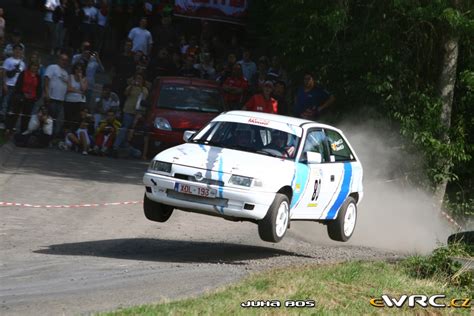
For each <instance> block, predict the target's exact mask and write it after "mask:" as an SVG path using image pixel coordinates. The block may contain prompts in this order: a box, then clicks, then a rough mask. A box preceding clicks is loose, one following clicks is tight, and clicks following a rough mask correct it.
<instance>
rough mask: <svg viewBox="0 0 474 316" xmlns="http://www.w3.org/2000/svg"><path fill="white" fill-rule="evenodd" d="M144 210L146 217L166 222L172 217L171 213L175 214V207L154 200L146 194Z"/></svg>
mask: <svg viewBox="0 0 474 316" xmlns="http://www.w3.org/2000/svg"><path fill="white" fill-rule="evenodd" d="M143 210H144V211H145V216H146V218H148V219H149V220H150V221H154V222H160V223H164V222H166V221H167V220H168V219H169V218H170V216H171V214H173V210H174V208H173V207H172V206H169V205H165V204H162V203H158V202H155V201H152V200H150V199H149V198H148V197H147V196H146V194H145V197H144V198H143Z"/></svg>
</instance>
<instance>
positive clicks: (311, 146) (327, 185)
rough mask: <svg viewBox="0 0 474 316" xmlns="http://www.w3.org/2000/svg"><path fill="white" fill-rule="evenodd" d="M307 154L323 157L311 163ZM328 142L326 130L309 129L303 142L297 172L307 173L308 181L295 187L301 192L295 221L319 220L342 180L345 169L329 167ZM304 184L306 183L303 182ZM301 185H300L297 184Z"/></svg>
mask: <svg viewBox="0 0 474 316" xmlns="http://www.w3.org/2000/svg"><path fill="white" fill-rule="evenodd" d="M308 152H310V153H317V154H320V155H321V162H319V163H315V162H311V163H309V162H308V159H307V156H308ZM329 154H330V153H329V149H328V143H327V141H326V135H325V132H324V130H323V129H321V128H315V129H310V130H308V132H307V134H306V138H305V140H304V145H303V151H302V154H301V156H300V160H299V162H298V163H297V169H302V170H303V172H300V173H306V176H307V179H306V181H304V183H305V185H304V187H301V186H300V187H296V188H294V191H295V192H296V193H298V189H300V190H302V192H301V193H300V195H301V196H298V198H299V200H298V204H297V205H296V207H295V209H294V210H293V213H292V219H320V218H321V216H322V214H323V212H324V210H325V209H326V208H328V206H329V204H330V203H331V201H332V199H333V197H334V195H335V192H336V190H337V186H338V185H339V184H340V183H339V182H340V179H341V178H342V173H343V170H342V166H338V165H335V164H330V163H329V162H330V155H329ZM300 182H303V181H300ZM297 185H298V183H297Z"/></svg>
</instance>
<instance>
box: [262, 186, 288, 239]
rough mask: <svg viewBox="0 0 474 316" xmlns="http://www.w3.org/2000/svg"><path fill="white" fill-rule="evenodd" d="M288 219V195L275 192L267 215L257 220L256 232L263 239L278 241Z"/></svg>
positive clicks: (284, 231)
mask: <svg viewBox="0 0 474 316" xmlns="http://www.w3.org/2000/svg"><path fill="white" fill-rule="evenodd" d="M289 220H290V203H289V201H288V197H287V196H286V195H284V194H280V193H277V194H276V196H275V200H273V203H272V205H270V208H269V209H268V212H267V215H266V216H265V217H264V218H263V219H262V220H261V221H259V222H258V234H259V235H260V238H261V239H262V240H264V241H269V242H279V241H280V240H282V238H283V236H285V233H286V230H287V228H288V222H289Z"/></svg>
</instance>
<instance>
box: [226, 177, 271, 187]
mask: <svg viewBox="0 0 474 316" xmlns="http://www.w3.org/2000/svg"><path fill="white" fill-rule="evenodd" d="M229 183H230V184H234V185H240V186H243V187H251V186H252V184H253V186H255V187H261V186H262V185H263V184H262V180H260V179H255V178H250V177H244V176H237V175H232V176H231V177H230V179H229Z"/></svg>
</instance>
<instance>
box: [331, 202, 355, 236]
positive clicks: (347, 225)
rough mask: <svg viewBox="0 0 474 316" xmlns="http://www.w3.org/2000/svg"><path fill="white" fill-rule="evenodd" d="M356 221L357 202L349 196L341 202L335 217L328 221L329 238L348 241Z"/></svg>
mask: <svg viewBox="0 0 474 316" xmlns="http://www.w3.org/2000/svg"><path fill="white" fill-rule="evenodd" d="M356 222H357V204H356V201H355V200H354V198H353V197H351V196H349V197H348V198H347V199H346V201H345V202H344V204H342V206H341V208H340V209H339V213H338V214H337V218H336V219H335V220H333V221H329V222H328V225H327V226H328V235H329V238H331V239H332V240H336V241H348V240H349V239H350V238H351V236H352V234H353V233H354V229H355V225H356Z"/></svg>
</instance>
